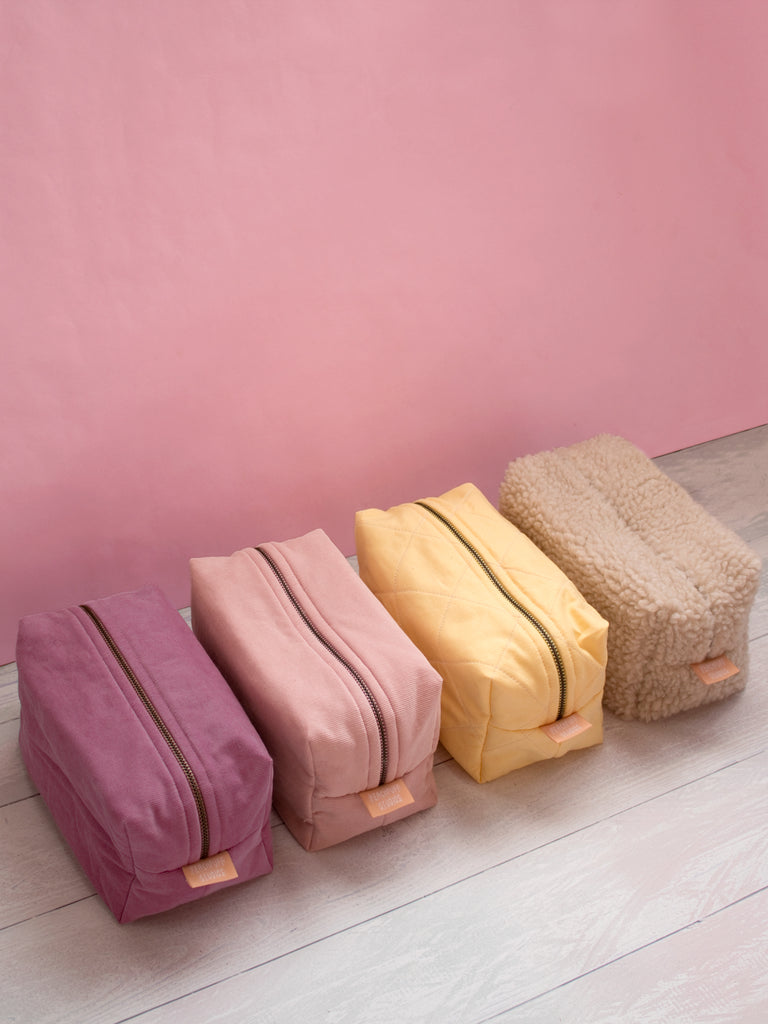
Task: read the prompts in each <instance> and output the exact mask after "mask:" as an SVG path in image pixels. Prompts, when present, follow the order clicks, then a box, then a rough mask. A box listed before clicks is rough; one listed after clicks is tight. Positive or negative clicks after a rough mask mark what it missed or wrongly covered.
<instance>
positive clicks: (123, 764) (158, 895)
mask: <svg viewBox="0 0 768 1024" xmlns="http://www.w3.org/2000/svg"><path fill="white" fill-rule="evenodd" d="M16 657H17V662H18V669H19V699H20V702H21V724H20V730H19V743H20V746H21V752H22V756H23V758H24V761H25V763H26V766H27V769H28V771H29V774H30V775H31V777H32V779H33V780H34V782H35V784H36V785H37V786H38V788H39V790H40V794H41V795H42V797H43V799H44V800H45V803H46V804H47V805H48V808H49V809H50V811H51V813H52V815H53V817H54V819H55V821H56V823H57V825H58V826H59V829H60V830H61V832H62V834H63V836H64V838H65V839H66V840H67V842H68V843H69V845H70V846H71V848H72V850H73V851H74V853H75V855H76V856H77V858H78V860H79V861H80V863H81V865H82V867H83V869H84V870H85V872H86V874H87V875H88V877H89V878H90V879H91V881H92V882H93V884H94V886H95V887H96V889H97V891H98V892H99V893H100V894H101V896H102V897H103V899H104V901H105V903H106V904H107V905H108V907H109V908H110V910H111V911H112V913H113V914H114V915H115V917H116V918H117V920H118V921H121V922H124V921H132V920H134V919H135V918H138V917H143V916H144V915H147V914H154V913H157V912H158V911H162V910H168V909H169V908H171V907H175V906H177V905H178V904H181V903H186V902H188V901H189V900H194V899H198V898H199V897H201V896H205V895H207V894H208V893H211V892H213V891H215V890H217V889H220V888H223V887H225V886H229V885H233V884H235V882H237V881H244V880H245V879H249V878H254V877H255V876H257V875H263V874H267V873H268V872H269V871H271V870H272V834H271V829H270V817H269V816H270V809H271V802H272V761H271V758H270V757H269V755H268V753H267V751H266V749H265V747H264V744H263V743H262V741H261V739H260V738H259V736H258V734H257V733H256V731H255V730H254V728H253V726H252V725H251V723H250V722H249V721H248V717H247V715H246V714H245V713H244V712H243V709H242V708H241V707H240V705H239V704H238V702H237V700H236V699H235V697H234V695H233V694H232V692H231V690H230V689H229V687H228V686H227V684H226V682H225V680H224V679H223V678H222V676H221V674H220V673H219V672H218V671H217V670H216V668H215V666H214V665H213V663H212V662H211V660H210V658H209V657H208V656H207V654H206V653H205V651H204V650H203V648H202V647H201V646H200V644H199V643H198V641H197V640H196V639H195V637H194V635H193V633H192V631H191V630H190V628H189V627H188V626H187V624H186V623H185V622H184V620H183V619H182V618H181V616H180V615H179V613H178V612H177V611H176V610H175V609H174V608H172V607H171V605H170V604H169V603H168V601H167V600H166V598H165V597H164V596H163V594H162V593H161V592H160V590H158V588H157V587H154V586H150V587H144V588H142V589H140V590H137V591H132V592H130V593H125V594H117V595H114V596H112V597H107V598H102V599H100V600H97V601H91V602H89V603H88V604H85V605H80V606H79V607H73V608H67V609H63V610H61V611H56V612H46V613H41V614H38V615H29V616H27V617H26V618H24V619H22V620H21V622H20V624H19V634H18V642H17V652H16Z"/></svg>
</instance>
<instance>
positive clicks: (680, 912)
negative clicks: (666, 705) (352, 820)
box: [0, 428, 768, 1024]
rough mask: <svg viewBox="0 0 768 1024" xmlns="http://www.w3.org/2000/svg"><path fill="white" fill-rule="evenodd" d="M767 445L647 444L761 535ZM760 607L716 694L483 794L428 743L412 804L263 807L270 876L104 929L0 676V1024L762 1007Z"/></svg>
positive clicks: (701, 1011) (705, 1017) (738, 523)
mask: <svg viewBox="0 0 768 1024" xmlns="http://www.w3.org/2000/svg"><path fill="white" fill-rule="evenodd" d="M766 452H768V428H758V429H756V430H755V431H746V432H745V433H744V434H743V435H735V436H734V437H733V438H722V439H719V440H718V441H716V442H711V443H710V444H708V445H700V446H697V448H695V449H689V450H687V451H685V452H678V453H674V454H673V455H670V456H664V457H663V458H662V459H659V460H657V461H658V463H659V464H660V465H661V466H662V468H663V469H665V471H667V472H670V475H672V476H673V477H675V478H678V479H679V480H680V482H681V483H682V484H683V485H684V486H686V487H688V488H689V489H690V490H691V492H692V493H693V494H694V497H696V498H697V500H699V501H700V502H701V503H702V504H703V505H704V506H705V507H708V508H709V510H710V511H711V512H712V513H713V514H715V515H717V516H718V518H721V519H722V521H724V522H726V523H727V524H728V525H730V526H732V527H733V528H734V529H736V530H737V531H738V532H740V533H741V535H742V536H744V537H745V539H746V540H747V541H748V543H750V544H751V545H752V546H753V547H754V548H755V550H759V551H761V552H763V551H764V550H765V547H766V541H767V540H768V532H767V528H768V527H767V524H766V522H765V509H766V507H768V502H767V501H766V494H765V469H766V466H767V465H768V462H766ZM724 481H725V483H726V484H727V486H724ZM761 503H762V504H761ZM767 612H768V587H767V585H766V578H765V570H764V573H763V578H762V581H761V588H760V593H759V594H758V599H757V600H756V602H755V608H754V609H753V614H752V619H751V627H750V628H751V632H750V636H751V637H752V640H751V643H750V659H751V664H750V679H749V683H748V686H747V689H746V690H745V691H744V693H742V694H740V695H738V696H736V697H733V698H730V699H729V700H727V701H724V702H722V703H720V704H712V705H709V706H708V707H705V708H699V709H697V710H695V711H692V712H689V713H687V714H684V715H679V716H676V717H675V718H672V719H668V720H665V721H661V722H654V723H637V722H624V721H621V720H619V719H617V718H615V717H614V716H612V715H610V714H607V715H606V723H605V740H604V743H603V745H602V746H600V747H594V748H590V749H588V750H584V751H579V752H575V753H572V754H569V755H568V756H567V757H564V758H561V759H558V760H555V761H548V762H542V763H540V764H536V765H531V766H530V767H529V768H525V769H522V770H521V771H518V772H514V773H512V774H510V775H508V776H506V777H504V778H502V779H499V780H497V781H496V782H494V783H490V784H487V785H485V786H479V785H478V784H476V783H475V782H473V781H472V780H471V779H470V778H469V776H467V775H466V774H465V773H464V772H463V771H462V770H461V769H460V768H458V766H457V765H456V764H455V763H454V762H453V761H452V760H451V759H450V758H449V757H448V756H447V754H446V753H445V751H444V750H442V748H440V749H439V750H438V754H437V756H436V759H435V760H436V778H437V784H438V793H439V802H438V805H437V806H436V807H435V808H433V809H432V810H430V811H427V812H424V813H422V814H419V815H415V816H413V817H412V818H408V819H405V820H404V821H401V822H399V823H398V824H397V825H395V826H390V827H387V828H384V829H381V830H379V831H376V832H373V833H369V834H368V835H367V836H361V837H359V838H357V839H353V840H350V841H349V842H347V843H344V844H342V845H340V846H338V847H334V848H331V849H330V850H326V851H323V852H322V853H315V854H309V853H307V852H306V851H304V850H303V849H301V847H299V846H298V844H297V843H296V842H295V841H294V840H293V838H292V837H291V835H290V834H289V833H288V832H287V830H286V829H285V827H284V826H283V825H282V823H280V821H279V819H277V818H276V816H273V838H274V845H275V870H274V872H273V873H272V874H271V875H269V876H267V877H265V878H260V879H255V880H254V881H253V882H249V883H245V884H243V885H240V886H236V887H234V888H232V889H229V890H225V891H224V892H222V893H219V894H217V895H214V896H211V897H209V898H207V899H204V900H201V901H198V902H197V903H194V904H190V905H188V906H186V907H181V908H178V909H177V910H174V911H170V912H169V913H166V914H162V915H159V916H157V917H155V918H148V919H144V920H141V921H137V922H135V923H133V924H131V925H123V926H121V925H118V924H116V923H115V922H114V920H113V919H112V917H111V915H110V914H109V912H108V911H107V910H106V908H105V907H104V905H103V903H102V902H101V900H100V899H99V898H98V897H97V896H96V895H95V894H94V893H93V887H92V886H91V884H90V882H89V881H88V879H87V878H86V877H85V875H84V874H83V873H82V871H81V869H80V868H79V866H78V865H77V863H76V862H75V860H74V858H73V857H72V855H71V854H70V852H69V851H68V849H67V847H66V846H65V845H64V843H63V842H62V841H61V839H60V837H59V834H58V832H57V830H56V828H55V825H54V824H53V821H52V819H51V818H50V815H49V814H48V811H47V809H46V808H45V806H44V804H43V802H42V800H41V799H40V797H39V796H38V795H36V793H35V789H34V786H33V785H32V783H31V781H30V780H29V779H28V777H27V775H26V772H25V771H24V767H23V765H22V763H21V758H20V756H19V753H18V745H17V735H18V698H17V696H16V676H15V666H12V665H11V666H4V667H2V668H1V669H0V825H1V827H0V892H1V893H2V898H1V900H0V904H1V905H0V970H1V971H2V975H0V976H2V978H3V1000H2V1008H1V1009H0V1019H2V1020H3V1021H5V1020H8V1021H9V1022H10V1021H15V1022H30V1024H32V1022H34V1024H45V1022H47V1021H56V1022H62V1024H66V1022H73V1024H74V1022H77V1024H88V1022H92V1024H95V1022H99V1024H117V1022H123V1021H127V1020H129V1019H130V1020H137V1021H141V1022H144V1024H168V1022H171V1021H179V1022H182V1021H183V1022H184V1024H194V1022H196V1021H200V1022H203V1021H205V1022H208V1021H227V1022H234V1021H238V1022H240V1021H251V1020H253V1021H259V1022H262V1021H265V1022H281V1024H282V1022H293V1021H295V1020H299V1019H304V1020H307V1021H310V1022H313V1021H350V1022H357V1021H393V1020H404V1021H406V1020H414V1021H416V1020H418V1021H440V1022H454V1021H455V1022H459V1024H474V1022H478V1024H479V1022H480V1021H486V1020H492V1019H499V1020H510V1021H532V1022H533V1021H537V1022H538V1021H546V1022H550V1021H566V1022H570V1021H572V1022H574V1024H575V1022H576V1021H580V1022H581V1021H590V1022H592V1021H595V1022H603V1021H606V1022H607V1021H613V1020H616V1021H622V1022H624V1021H632V1022H634V1021H641V1022H643V1024H645V1022H646V1021H659V1022H661V1021H664V1022H667V1021H675V1022H678V1021H680V1022H685V1021H690V1022H694V1021H695V1022H697V1024H698V1022H699V1021H710V1020H711V1021H731V1020H732V1021H734V1022H739V1024H741V1022H746V1024H751V1022H752V1021H753V1020H754V1021H755V1024H756V1022H757V1021H758V1020H760V1021H762V1020H763V1019H768V1018H766V1014H765V1013H764V1012H763V1011H764V1010H765V1004H766V981H765V979H766V977H767V976H768V974H767V972H766V957H767V956H768V937H767V936H766V932H767V929H766V927H765V925H764V924H763V923H762V922H763V921H764V920H766V910H767V909H768V907H767V906H766V898H767V897H766V887H767V886H768V863H767V862H766V850H768V820H766V814H767V813H768V792H766V781H765V780H766V778H768V775H767V774H766V769H768V763H767V761H766V758H767V757H768V755H767V754H766V735H767V734H768V727H767V723H768V685H767V684H768V618H766V613H767ZM182 614H184V613H182ZM186 618H187V621H188V610H186Z"/></svg>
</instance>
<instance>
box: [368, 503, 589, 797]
mask: <svg viewBox="0 0 768 1024" xmlns="http://www.w3.org/2000/svg"><path fill="white" fill-rule="evenodd" d="M510 527H511V529H510ZM355 537H356V546H357V557H358V562H359V566H360V576H361V578H362V580H364V582H365V583H366V584H367V585H368V586H369V587H370V588H371V590H372V591H373V593H374V594H375V595H376V596H377V597H378V598H379V600H380V601H381V602H382V604H383V605H384V607H385V608H386V609H387V610H388V611H389V612H390V613H391V615H392V616H393V618H394V619H395V620H396V621H397V622H398V623H399V625H400V626H401V627H402V628H403V630H404V631H405V632H406V633H407V634H408V636H409V637H410V638H411V639H412V640H413V642H414V643H415V644H416V645H417V646H418V647H419V648H420V649H421V650H422V651H423V652H424V654H425V655H426V656H427V658H428V659H429V661H430V662H431V664H432V665H433V666H434V667H435V669H436V670H437V671H438V672H439V673H440V675H441V676H442V677H443V692H442V724H441V730H440V740H441V742H442V744H443V746H444V747H445V748H446V749H447V750H448V751H449V753H451V754H452V755H453V757H454V758H455V759H456V761H458V763H459V764H460V765H461V766H462V767H463V768H464V769H465V770H466V771H467V772H468V773H469V774H470V775H471V776H472V777H473V778H474V779H475V780H476V781H478V782H487V781H489V780H491V779H495V778H497V777H499V776H501V775H504V774H505V773H507V772H509V771H511V770H513V769H516V768H520V767H522V766H524V765H527V764H530V763H531V762H534V761H539V760H542V759H544V758H549V757H559V756H561V755H562V754H564V753H566V752H567V751H569V750H574V749H576V748H580V747H587V746H591V745H592V744H595V743H600V742H601V740H602V694H603V685H604V682H605V664H606V638H607V630H608V624H607V623H606V621H605V620H604V619H603V618H602V617H601V616H600V615H599V614H598V613H597V612H596V611H595V609H594V608H592V607H591V606H590V605H589V604H588V603H587V602H586V601H585V600H584V598H583V597H582V596H581V594H580V593H579V591H578V590H577V589H576V587H575V586H574V585H573V584H572V583H571V582H570V581H569V580H568V578H567V577H566V576H565V574H564V573H562V572H561V571H560V569H558V568H557V566H556V565H555V564H554V563H553V562H551V561H550V560H549V559H548V558H547V557H546V555H544V554H543V553H542V552H541V551H540V550H539V549H538V548H537V547H536V546H535V545H534V544H533V542H532V541H530V540H529V539H528V538H527V537H526V536H525V535H524V534H523V533H521V532H520V531H519V530H518V529H517V528H516V527H514V526H513V525H512V524H511V523H509V522H507V520H506V519H504V517H503V516H502V515H501V514H500V513H499V512H498V511H497V510H496V509H495V508H494V507H493V505H491V503H490V502H489V501H488V500H487V498H485V496H484V495H483V494H482V493H481V492H480V491H479V490H478V489H477V487H475V486H474V485H473V484H464V485H463V486H461V487H457V488H455V489H454V490H452V491H449V492H448V493H447V494H444V495H442V497H438V498H428V499H426V500H425V501H418V502H409V503H406V504H403V505H398V506H395V507H394V508H391V509H389V510H388V511H383V510H379V509H367V510H364V511H360V512H358V513H357V516H356V520H355Z"/></svg>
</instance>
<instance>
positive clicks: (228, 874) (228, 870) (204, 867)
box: [181, 850, 237, 889]
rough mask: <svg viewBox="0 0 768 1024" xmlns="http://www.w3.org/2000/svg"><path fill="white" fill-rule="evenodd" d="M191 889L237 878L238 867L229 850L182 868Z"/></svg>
mask: <svg viewBox="0 0 768 1024" xmlns="http://www.w3.org/2000/svg"><path fill="white" fill-rule="evenodd" d="M181 870H182V871H183V872H184V877H185V878H186V880H187V885H188V886H189V887H190V889H200V888H201V887H202V886H204V885H215V884H216V882H229V881H231V880H232V879H233V878H237V868H236V867H235V865H234V862H233V860H232V858H231V857H230V855H229V851H228V850H222V852H221V853H215V854H214V855H213V856H212V857H206V858H205V860H197V861H195V863H194V864H187V865H186V866H185V867H183V868H182V869H181Z"/></svg>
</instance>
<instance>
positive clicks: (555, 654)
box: [416, 501, 567, 720]
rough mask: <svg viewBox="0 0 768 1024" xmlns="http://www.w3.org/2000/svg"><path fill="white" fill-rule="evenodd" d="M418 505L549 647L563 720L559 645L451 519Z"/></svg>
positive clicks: (421, 503)
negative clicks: (438, 524)
mask: <svg viewBox="0 0 768 1024" xmlns="http://www.w3.org/2000/svg"><path fill="white" fill-rule="evenodd" d="M416 504H417V505H419V506H420V507H421V508H423V509H426V511H427V512H430V513H431V514H432V515H433V516H434V517H435V519H437V520H439V521H440V522H441V523H442V524H443V526H445V527H447V529H449V530H450V531H451V533H452V534H453V536H454V537H455V538H456V540H458V541H459V543H460V544H462V545H463V546H464V547H465V548H466V550H467V551H468V552H469V553H470V554H471V555H472V557H473V558H474V559H475V560H476V562H477V563H478V565H479V566H480V568H481V569H482V570H483V572H484V573H485V575H486V576H487V577H488V579H489V580H490V581H491V583H492V584H493V585H494V587H496V589H497V590H498V591H499V593H500V594H502V595H503V596H504V597H505V598H506V599H507V601H509V603H510V604H511V605H513V607H514V608H516V609H517V611H519V612H520V614H521V615H522V616H523V618H525V619H526V620H527V621H528V622H529V623H530V624H531V625H532V626H533V627H534V629H535V630H536V631H537V632H538V633H539V635H540V636H541V638H542V639H543V641H544V643H545V644H546V645H547V648H548V650H549V652H550V654H551V655H552V659H553V661H554V663H555V668H556V670H557V680H558V685H559V689H560V695H559V700H558V705H557V718H558V720H559V719H561V718H562V717H563V716H564V715H565V702H566V694H567V683H566V677H565V665H564V664H563V656H562V655H561V654H560V651H559V650H558V647H557V644H556V643H555V641H554V638H553V637H552V634H551V633H550V632H549V631H548V630H547V628H546V627H545V626H544V625H542V623H541V622H539V620H538V619H537V618H536V616H535V615H533V614H532V613H531V612H529V611H528V609H527V608H526V607H525V606H524V605H522V604H520V602H519V601H518V600H516V599H515V598H514V597H513V596H512V595H511V594H510V593H509V591H508V590H507V589H506V587H505V586H504V584H503V583H502V582H501V580H500V579H499V578H498V576H497V575H496V574H495V573H494V571H493V569H491V567H490V565H488V563H487V562H486V560H485V559H484V558H483V556H482V555H481V554H480V552H479V551H478V550H477V548H475V547H474V545H472V544H471V543H470V541H468V540H467V538H466V537H465V536H464V534H462V533H461V532H460V531H459V530H457V529H456V527H455V526H454V525H453V523H452V522H451V521H450V520H449V519H446V517H445V516H444V515H443V514H442V513H441V512H438V511H437V509H434V508H432V507H431V506H430V505H427V503H426V502H424V501H417V502H416Z"/></svg>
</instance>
